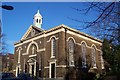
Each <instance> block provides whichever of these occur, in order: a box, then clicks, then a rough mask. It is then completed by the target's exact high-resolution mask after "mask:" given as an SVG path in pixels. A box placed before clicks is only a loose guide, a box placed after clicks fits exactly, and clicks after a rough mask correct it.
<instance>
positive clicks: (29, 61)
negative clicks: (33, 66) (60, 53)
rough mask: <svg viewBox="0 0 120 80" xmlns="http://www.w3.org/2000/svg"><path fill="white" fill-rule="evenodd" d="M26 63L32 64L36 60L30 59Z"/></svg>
mask: <svg viewBox="0 0 120 80" xmlns="http://www.w3.org/2000/svg"><path fill="white" fill-rule="evenodd" d="M27 62H28V63H33V62H36V60H35V59H33V58H30V59H29V60H28V61H27Z"/></svg>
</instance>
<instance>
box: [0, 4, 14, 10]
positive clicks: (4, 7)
mask: <svg viewBox="0 0 120 80" xmlns="http://www.w3.org/2000/svg"><path fill="white" fill-rule="evenodd" d="M0 7H1V8H2V9H6V10H13V9H14V8H13V7H12V6H8V5H2V6H0Z"/></svg>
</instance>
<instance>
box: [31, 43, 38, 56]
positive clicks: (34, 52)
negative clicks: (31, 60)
mask: <svg viewBox="0 0 120 80" xmlns="http://www.w3.org/2000/svg"><path fill="white" fill-rule="evenodd" d="M31 53H32V54H36V53H37V47H36V45H35V44H32V46H31Z"/></svg>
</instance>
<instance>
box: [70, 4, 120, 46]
mask: <svg viewBox="0 0 120 80" xmlns="http://www.w3.org/2000/svg"><path fill="white" fill-rule="evenodd" d="M73 9H74V10H77V11H78V12H83V14H85V15H87V14H89V12H91V10H94V11H95V12H97V13H98V16H97V17H96V19H95V20H93V21H80V20H77V19H73V18H72V19H73V20H75V21H77V22H83V23H84V24H85V25H84V26H82V28H80V30H84V29H88V28H89V30H92V31H91V32H92V35H94V36H97V37H99V38H107V39H109V40H111V41H112V42H113V43H115V44H120V2H91V3H88V7H87V8H85V9H79V8H73ZM93 15H94V14H93Z"/></svg>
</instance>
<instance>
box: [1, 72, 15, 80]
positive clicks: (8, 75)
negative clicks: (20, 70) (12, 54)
mask: <svg viewBox="0 0 120 80" xmlns="http://www.w3.org/2000/svg"><path fill="white" fill-rule="evenodd" d="M0 75H1V80H6V79H7V80H8V78H15V75H14V74H13V73H11V72H1V73H0Z"/></svg>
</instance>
